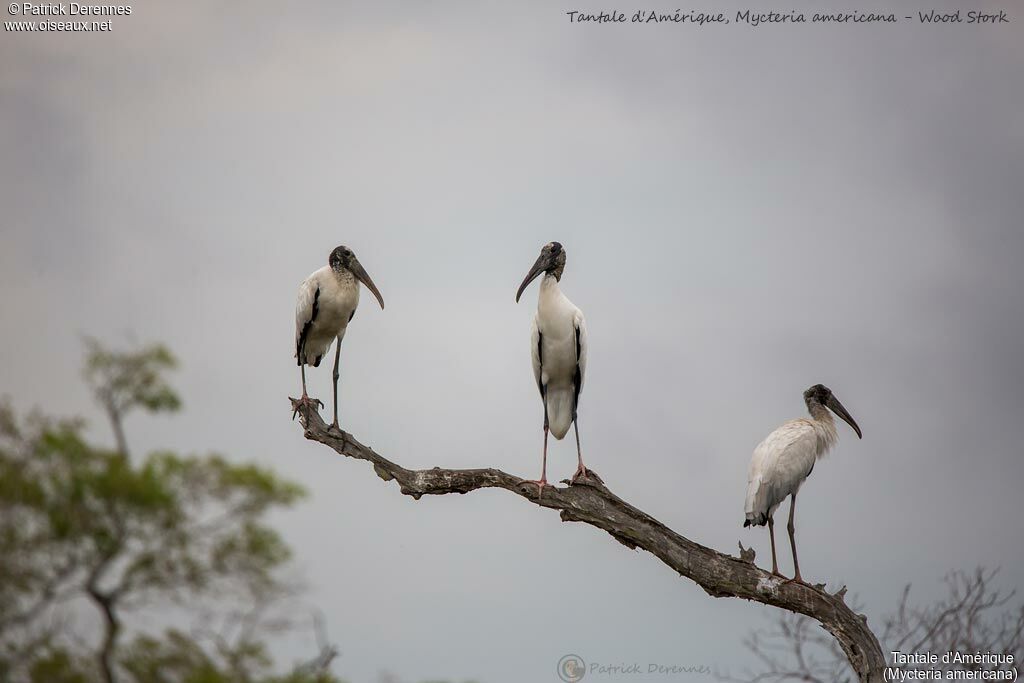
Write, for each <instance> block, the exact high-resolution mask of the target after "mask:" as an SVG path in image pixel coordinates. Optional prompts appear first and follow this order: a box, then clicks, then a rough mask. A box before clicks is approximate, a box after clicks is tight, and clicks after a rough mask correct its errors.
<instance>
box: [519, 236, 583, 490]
mask: <svg viewBox="0 0 1024 683" xmlns="http://www.w3.org/2000/svg"><path fill="white" fill-rule="evenodd" d="M564 269H565V249H563V248H562V245H561V244H559V243H558V242H551V243H549V244H546V245H544V248H542V249H541V250H540V256H538V257H537V261H536V263H534V264H533V267H532V268H530V272H529V273H527V274H526V277H525V278H524V279H523V283H522V284H521V285H519V291H517V292H516V303H519V298H520V297H521V296H522V295H523V290H524V289H526V286H527V285H529V284H530V283H531V282H533V281H534V280H535V279H536V278H537V276H539V275H540V274H541V273H544V278H543V280H541V284H540V294H539V296H538V297H537V313H536V315H534V317H533V327H532V328H531V330H530V350H531V353H532V355H533V376H534V379H535V380H536V381H537V389H538V390H539V391H540V397H541V401H542V402H543V403H544V456H543V461H542V464H541V471H540V479H537V480H533V481H529V482H528V483H534V484H537V489H538V490H537V495H538V497H539V496H540V493H541V492H542V491H543V489H544V486H546V485H547V483H548V481H547V468H548V432H549V431H550V432H551V434H553V435H554V437H555V438H556V439H559V440H561V439H562V438H563V437H564V436H565V435H566V433H567V432H568V431H569V425H570V424H572V425H574V427H575V432H576V456H577V458H578V459H579V466H578V467H577V469H576V474H575V475H574V476H573V481H575V480H576V479H577V478H579V477H585V476H586V475H587V468H586V467H584V466H583V453H582V451H581V450H580V428H579V424H578V422H577V419H576V409H577V407H578V405H579V400H580V391H582V390H583V379H584V377H585V376H586V374H587V326H586V323H585V322H584V320H583V311H581V310H580V309H578V308H577V307H576V306H575V305H574V304H573V303H572V302H571V301H569V299H568V298H567V297H566V296H565V295H564V294H562V290H561V289H560V288H559V286H558V283H559V281H560V280H561V279H562V271H563V270H564Z"/></svg>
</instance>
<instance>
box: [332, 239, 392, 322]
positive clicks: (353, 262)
mask: <svg viewBox="0 0 1024 683" xmlns="http://www.w3.org/2000/svg"><path fill="white" fill-rule="evenodd" d="M327 263H328V264H330V266H331V270H333V271H334V272H335V273H341V272H343V271H346V270H347V271H349V272H350V273H352V274H353V275H355V277H356V279H357V280H359V281H360V282H362V283H363V284H364V285H366V288H367V289H368V290H370V292H372V293H373V295H374V296H375V297H377V302H378V303H379V304H380V307H381V309H382V310H383V308H384V297H382V296H381V295H380V291H379V290H378V289H377V285H375V284H373V280H372V279H370V275H369V274H368V273H367V272H366V270H365V269H364V268H363V266H362V264H361V263H359V259H357V258H356V255H355V254H354V253H353V252H352V250H351V249H349V248H348V247H346V246H340V247H335V249H334V251H332V252H331V256H330V258H329V259H327Z"/></svg>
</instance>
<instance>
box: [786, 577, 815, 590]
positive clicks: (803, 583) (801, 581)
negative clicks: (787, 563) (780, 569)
mask: <svg viewBox="0 0 1024 683" xmlns="http://www.w3.org/2000/svg"><path fill="white" fill-rule="evenodd" d="M779 576H782V575H781V574H779ZM782 583H798V584H800V585H801V586H807V587H808V588H814V586H812V585H811V584H809V583H807V582H806V581H804V579H803V577H802V576H800V575H799V574H797V575H796V576H794V577H793V578H792V579H786V580H785V581H783V582H782Z"/></svg>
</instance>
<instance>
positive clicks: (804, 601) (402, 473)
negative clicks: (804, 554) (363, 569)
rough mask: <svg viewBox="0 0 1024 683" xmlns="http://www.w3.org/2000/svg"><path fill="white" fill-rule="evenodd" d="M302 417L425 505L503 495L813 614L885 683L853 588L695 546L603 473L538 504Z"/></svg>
mask: <svg viewBox="0 0 1024 683" xmlns="http://www.w3.org/2000/svg"><path fill="white" fill-rule="evenodd" d="M292 409H293V410H294V411H297V412H298V414H299V415H300V416H301V419H302V424H303V427H304V430H305V437H306V438H307V439H310V440H312V441H317V442H319V443H322V444H324V445H325V446H328V447H330V448H332V449H334V450H335V451H336V452H337V453H338V454H340V455H343V456H345V457H349V458H355V459H357V460H365V461H367V462H369V463H371V464H372V465H373V468H374V470H375V471H376V473H377V476H379V477H380V478H381V479H383V480H385V481H392V480H394V481H396V482H397V483H398V486H399V490H400V491H401V492H402V493H403V494H405V495H407V496H412V497H413V498H415V499H417V500H419V499H420V498H421V497H422V496H425V495H429V496H433V495H445V494H449V493H469V492H470V491H475V490H477V489H484V488H499V489H504V490H506V491H509V492H510V493H513V494H515V495H517V496H519V497H520V498H523V499H524V500H527V501H529V502H531V503H533V504H535V505H540V506H541V507H545V508H550V509H552V510H559V511H560V512H561V518H562V521H565V522H584V523H586V524H589V525H591V526H594V527H597V528H598V529H602V530H604V531H606V532H608V533H609V534H610V535H611V536H612V537H613V538H615V540H617V541H619V542H620V543H622V544H623V545H625V546H626V547H628V548H631V549H635V548H641V549H643V550H646V551H647V552H649V553H651V554H652V555H654V556H655V557H657V558H658V559H660V560H661V561H662V562H664V563H665V564H666V565H668V566H669V567H671V568H672V569H673V570H674V571H676V572H677V573H679V575H680V576H684V577H686V578H688V579H690V580H691V581H694V582H695V583H697V584H698V585H699V586H700V587H701V588H703V589H704V590H705V591H706V592H707V593H708V594H709V595H711V596H712V597H716V598H724V597H735V598H743V599H745V600H753V601H756V602H760V603H763V604H765V605H772V606H774V607H778V608H780V609H784V610H787V611H789V612H794V613H797V614H803V615H806V616H808V617H810V618H812V619H814V620H816V621H818V622H819V623H820V624H821V625H822V627H824V628H825V629H826V630H827V631H828V632H829V633H831V634H832V636H834V637H835V639H836V640H837V641H838V643H839V646H840V647H841V648H842V650H843V652H844V653H845V655H846V657H847V658H848V659H849V661H850V665H851V666H852V667H853V669H854V671H856V672H857V675H858V677H859V678H860V680H861V681H870V682H871V683H875V682H876V681H882V676H883V672H884V668H885V657H884V655H883V654H882V649H881V647H880V646H879V644H878V639H877V638H876V637H875V635H874V634H873V633H872V632H871V630H870V629H869V628H868V627H867V619H866V617H865V616H864V615H862V614H857V613H855V612H854V611H853V610H851V609H850V608H849V607H847V605H846V604H845V603H844V602H843V594H844V593H845V589H843V590H840V591H839V592H838V593H837V594H835V595H831V594H829V593H826V592H825V591H824V586H823V585H822V586H817V587H815V588H811V587H808V586H803V585H800V584H796V583H785V582H784V581H782V580H780V579H778V578H777V577H774V576H772V575H771V574H769V573H768V572H766V571H763V570H761V569H759V568H758V567H756V566H755V565H754V564H753V557H752V556H748V555H747V554H746V553H744V558H743V559H740V558H737V557H732V556H730V555H726V554H724V553H720V552H718V551H716V550H712V549H711V548H707V547H705V546H702V545H700V544H699V543H695V542H694V541H691V540H690V539H688V538H686V537H684V536H682V535H680V534H678V533H676V532H675V531H672V530H671V529H669V528H668V527H667V526H665V525H664V524H662V523H661V522H659V521H658V520H656V519H654V518H653V517H651V516H650V515H648V514H646V513H644V512H642V511H641V510H639V509H637V508H635V507H633V506H632V505H630V504H629V503H627V502H625V501H624V500H622V499H621V498H619V497H618V496H616V495H615V494H613V493H612V492H611V491H610V490H609V489H608V488H607V487H606V486H605V485H604V482H602V481H601V479H600V477H598V476H597V475H596V474H595V473H593V472H591V473H590V476H589V477H587V478H586V479H584V480H579V481H577V482H576V483H573V484H570V485H569V486H566V487H564V488H563V487H549V488H545V489H544V492H543V495H542V496H540V497H538V495H537V486H536V485H535V484H528V483H524V482H523V480H522V479H521V478H519V477H515V476H513V475H511V474H508V473H506V472H503V471H501V470H497V469H493V468H485V469H459V470H453V469H444V468H441V467H434V468H432V469H428V470H409V469H406V468H404V467H402V466H400V465H397V464H395V463H393V462H391V461H390V460H388V459H387V458H384V457H383V456H381V455H379V454H378V453H376V452H375V451H374V450H373V449H372V448H369V447H367V446H364V445H363V444H361V443H360V442H359V441H357V440H356V439H355V438H354V437H353V436H352V435H351V434H349V433H347V432H343V431H339V430H334V429H330V428H329V427H328V426H327V424H326V423H324V421H323V420H322V419H321V418H320V415H319V414H318V413H317V412H316V411H315V410H311V409H309V408H308V404H302V403H299V402H298V401H296V400H295V399H292Z"/></svg>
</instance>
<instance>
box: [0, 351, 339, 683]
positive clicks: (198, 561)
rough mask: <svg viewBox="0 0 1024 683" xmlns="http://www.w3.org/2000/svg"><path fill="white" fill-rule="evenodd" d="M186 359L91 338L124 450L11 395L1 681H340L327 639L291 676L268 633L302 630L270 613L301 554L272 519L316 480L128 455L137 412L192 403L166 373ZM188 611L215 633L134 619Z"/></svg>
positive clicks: (1, 510) (0, 563)
mask: <svg viewBox="0 0 1024 683" xmlns="http://www.w3.org/2000/svg"><path fill="white" fill-rule="evenodd" d="M175 365H176V363H175V359H174V357H173V356H172V355H171V354H170V352H169V351H168V350H167V349H165V348H163V347H161V346H153V347H149V348H145V349H142V350H138V351H130V352H115V351H109V350H107V349H105V348H104V347H102V346H101V345H100V344H99V343H98V342H96V341H89V342H88V355H87V361H86V368H85V376H86V380H87V382H88V383H89V386H90V387H91V388H92V390H93V393H94V395H95V396H96V398H97V400H98V401H99V403H100V405H101V406H102V407H103V409H104V411H105V412H106V414H107V416H108V418H109V419H110V422H111V426H112V428H113V430H114V433H115V438H116V441H117V448H116V449H114V450H111V449H108V448H103V447H100V446H97V445H95V444H92V443H90V442H89V441H88V440H87V439H86V438H85V435H84V424H83V422H82V421H81V420H59V419H54V418H51V417H46V416H44V415H42V414H41V413H38V412H35V413H32V414H29V415H27V416H19V415H18V414H17V413H16V412H15V410H14V409H13V408H12V407H11V406H10V405H9V404H7V403H3V404H0V681H11V683H22V682H25V683H99V682H103V683H228V682H230V683H337V680H336V679H335V678H334V677H333V676H332V675H331V674H330V673H329V672H328V668H329V665H330V659H331V657H332V655H333V650H332V649H331V648H329V647H327V646H326V645H325V646H323V649H322V651H321V656H320V657H318V658H317V660H315V661H314V662H313V663H311V665H309V666H304V667H299V668H297V669H296V670H294V671H292V672H290V673H288V674H286V675H284V676H283V677H282V676H281V675H279V674H275V673H274V667H273V662H272V660H271V657H270V655H269V653H268V652H267V649H266V646H265V644H264V643H263V641H262V640H261V638H263V637H265V635H266V633H269V632H272V630H273V629H285V628H291V627H294V624H293V623H292V622H291V621H288V620H285V621H284V622H283V623H282V622H281V621H280V620H279V619H277V620H269V621H268V619H267V618H266V614H267V612H268V611H269V610H270V607H271V606H273V605H278V606H280V605H281V604H282V603H285V604H287V603H288V601H289V595H290V588H289V586H287V585H285V584H284V582H283V581H282V580H281V579H279V578H278V577H279V574H280V570H281V569H282V567H283V565H284V564H285V563H286V562H287V560H288V559H289V555H290V553H289V549H288V546H287V544H286V543H285V542H284V540H283V539H282V538H281V536H280V535H279V534H278V533H277V531H275V530H274V529H273V528H272V527H271V526H269V525H268V523H267V521H266V517H267V514H268V513H269V512H270V511H271V510H274V509H280V508H285V507H288V506H291V505H293V504H294V503H296V502H298V501H299V500H301V498H302V497H303V495H304V492H303V490H302V489H301V488H300V487H299V486H298V485H296V484H294V483H291V482H288V481H285V480H283V479H281V478H279V477H278V476H277V475H276V474H274V473H273V472H272V471H270V470H268V469H266V468H262V467H258V466H255V465H237V464H232V463H230V462H228V461H227V460H225V459H224V458H222V457H220V456H217V455H206V456H191V455H190V456H185V455H178V454H175V453H170V452H156V453H152V454H150V455H148V456H146V457H145V458H142V459H139V460H137V461H136V460H134V459H132V458H130V457H129V456H128V448H127V444H126V443H125V437H124V433H123V430H122V422H123V419H124V417H125V415H126V414H128V413H130V412H132V411H134V410H136V409H141V410H143V411H146V412H150V413H154V412H161V411H164V412H169V411H174V410H176V409H178V408H179V407H180V405H181V401H180V399H179V397H178V395H177V394H176V393H175V391H174V390H173V389H172V388H171V386H170V385H169V384H168V383H167V381H166V378H165V374H166V372H167V371H168V370H170V369H172V368H174V367H175ZM196 604H202V605H203V608H204V610H214V609H222V610H224V611H225V613H230V614H235V615H240V616H236V618H235V619H234V622H233V623H232V624H231V626H232V628H230V629H228V628H225V631H226V632H230V634H233V635H229V634H227V633H217V632H214V631H213V630H211V629H210V627H209V624H210V623H212V622H211V619H210V618H209V615H208V614H197V613H196V612H195V609H194V607H192V606H193V605H196ZM286 606H287V605H286ZM173 610H177V611H178V612H180V613H181V615H182V616H181V620H182V621H185V622H187V621H188V620H189V618H191V619H192V620H193V621H195V620H196V619H199V620H201V621H202V622H203V624H204V626H203V629H202V630H203V632H198V631H197V629H196V628H193V629H192V630H191V631H190V630H189V629H188V627H187V626H183V630H179V629H176V628H170V627H168V628H167V629H166V630H165V631H164V632H163V633H159V634H150V633H146V632H144V631H143V630H142V629H141V628H137V627H133V626H132V624H131V621H132V619H133V618H135V617H139V616H145V615H147V614H149V615H150V617H151V618H150V619H149V620H148V621H149V623H152V622H153V621H154V619H153V618H152V615H153V614H156V615H158V619H157V620H159V615H161V614H165V613H168V614H169V613H171V612H172V611H173ZM286 611H289V612H294V610H286ZM97 616H98V620H97ZM97 623H98V624H100V628H96V624H97ZM268 624H269V625H268ZM268 629H270V630H269V631H268ZM129 638H130V640H129ZM126 641H128V642H126Z"/></svg>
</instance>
